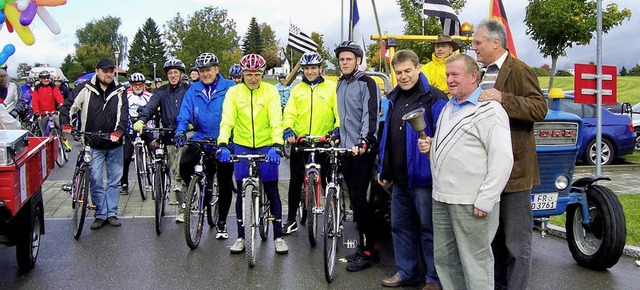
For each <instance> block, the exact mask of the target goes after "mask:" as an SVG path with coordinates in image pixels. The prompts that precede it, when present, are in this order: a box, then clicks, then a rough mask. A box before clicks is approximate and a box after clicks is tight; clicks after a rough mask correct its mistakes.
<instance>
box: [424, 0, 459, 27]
mask: <svg viewBox="0 0 640 290" xmlns="http://www.w3.org/2000/svg"><path fill="white" fill-rule="evenodd" d="M422 16H423V17H425V18H427V17H429V16H434V17H440V23H442V34H444V35H460V20H458V16H457V15H456V12H455V11H453V7H451V3H449V1H447V0H424V3H423V4H422Z"/></svg>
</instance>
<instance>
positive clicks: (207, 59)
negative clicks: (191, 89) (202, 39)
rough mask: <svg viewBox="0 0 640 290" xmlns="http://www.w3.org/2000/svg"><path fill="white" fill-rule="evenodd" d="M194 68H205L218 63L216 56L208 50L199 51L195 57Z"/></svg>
mask: <svg viewBox="0 0 640 290" xmlns="http://www.w3.org/2000/svg"><path fill="white" fill-rule="evenodd" d="M195 64H196V68H206V67H212V66H214V65H218V57H217V56H216V55H215V54H213V53H210V52H205V53H201V54H200V55H198V57H196V61H195Z"/></svg>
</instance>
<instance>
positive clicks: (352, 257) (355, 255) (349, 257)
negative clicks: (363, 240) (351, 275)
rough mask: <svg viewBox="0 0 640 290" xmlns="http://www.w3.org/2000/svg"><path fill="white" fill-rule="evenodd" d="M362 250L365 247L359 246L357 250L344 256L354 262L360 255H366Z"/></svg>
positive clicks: (348, 260)
mask: <svg viewBox="0 0 640 290" xmlns="http://www.w3.org/2000/svg"><path fill="white" fill-rule="evenodd" d="M362 251H364V249H363V248H362V247H360V246H358V248H357V249H356V251H355V252H353V253H351V254H349V255H346V256H344V258H345V259H346V260H347V262H353V261H354V260H355V259H356V258H357V257H358V256H361V255H364V254H363V253H362Z"/></svg>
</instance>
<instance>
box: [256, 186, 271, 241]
mask: <svg viewBox="0 0 640 290" xmlns="http://www.w3.org/2000/svg"><path fill="white" fill-rule="evenodd" d="M259 204H260V220H259V224H258V228H259V229H260V239H262V240H263V241H266V240H267V237H268V236H269V214H270V212H269V208H270V207H271V205H270V204H269V200H268V199H267V194H266V193H265V192H264V190H262V189H260V200H259Z"/></svg>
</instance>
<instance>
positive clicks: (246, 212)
mask: <svg viewBox="0 0 640 290" xmlns="http://www.w3.org/2000/svg"><path fill="white" fill-rule="evenodd" d="M255 190H256V188H255V186H253V185H251V184H247V185H246V186H245V188H244V193H243V199H242V204H243V205H242V223H243V225H244V237H245V239H244V255H245V258H246V259H247V263H248V264H249V267H253V266H255V265H256V256H257V253H256V235H257V225H256V221H257V220H256V217H257V216H258V215H257V212H256V211H257V210H258V209H257V208H256V203H257V202H256V200H255V199H257V197H254V196H253V192H254V191H255Z"/></svg>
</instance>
